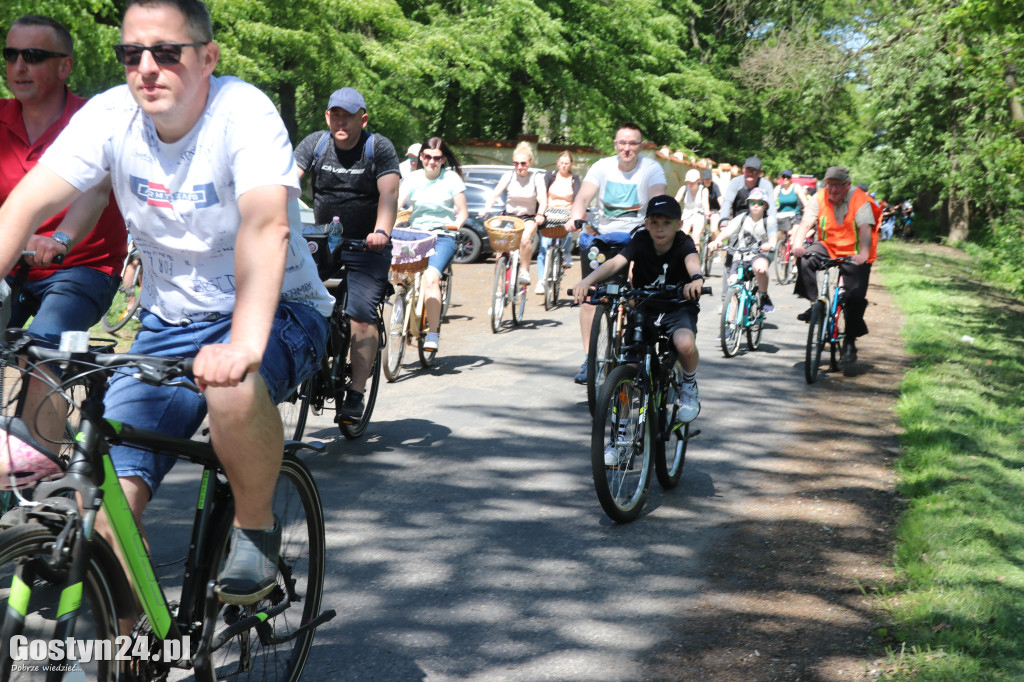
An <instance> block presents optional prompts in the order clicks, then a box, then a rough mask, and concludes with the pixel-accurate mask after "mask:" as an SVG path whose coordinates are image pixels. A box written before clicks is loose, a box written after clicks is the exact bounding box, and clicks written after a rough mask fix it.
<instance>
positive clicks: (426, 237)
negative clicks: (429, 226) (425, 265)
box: [391, 228, 437, 265]
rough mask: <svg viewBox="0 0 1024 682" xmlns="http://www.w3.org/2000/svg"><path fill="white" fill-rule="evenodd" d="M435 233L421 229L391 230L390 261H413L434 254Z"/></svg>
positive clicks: (399, 263)
mask: <svg viewBox="0 0 1024 682" xmlns="http://www.w3.org/2000/svg"><path fill="white" fill-rule="evenodd" d="M436 242H437V235H436V234H434V233H433V232H424V231H423V230H406V229H403V228H395V229H394V230H392V231H391V263H392V264H393V265H404V264H406V263H415V262H416V261H421V260H423V259H424V258H430V257H431V256H433V255H434V244H435V243H436Z"/></svg>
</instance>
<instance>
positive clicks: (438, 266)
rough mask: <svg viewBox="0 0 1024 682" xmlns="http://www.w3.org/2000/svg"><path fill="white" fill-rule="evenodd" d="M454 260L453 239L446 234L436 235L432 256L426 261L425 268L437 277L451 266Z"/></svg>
mask: <svg viewBox="0 0 1024 682" xmlns="http://www.w3.org/2000/svg"><path fill="white" fill-rule="evenodd" d="M454 258H455V237H450V236H448V235H447V234H438V235H437V243H436V244H434V255H433V256H431V257H430V260H428V261H427V267H428V268H431V269H433V270H434V271H436V272H437V274H438V276H440V275H442V274H443V273H444V269H445V268H446V267H448V266H449V265H451V262H452V260H453V259H454Z"/></svg>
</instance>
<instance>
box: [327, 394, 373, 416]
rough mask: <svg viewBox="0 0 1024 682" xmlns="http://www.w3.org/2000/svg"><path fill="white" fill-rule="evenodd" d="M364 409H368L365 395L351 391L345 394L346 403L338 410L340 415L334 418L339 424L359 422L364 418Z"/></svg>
mask: <svg viewBox="0 0 1024 682" xmlns="http://www.w3.org/2000/svg"><path fill="white" fill-rule="evenodd" d="M364 409H366V402H365V401H364V400H363V394H362V393H359V392H357V391H353V390H349V392H348V393H346V394H345V401H344V402H343V403H342V404H341V407H339V408H338V413H337V414H336V415H335V416H334V421H335V422H339V423H340V422H342V421H345V422H354V421H359V419H360V418H361V417H362V416H363V410H364Z"/></svg>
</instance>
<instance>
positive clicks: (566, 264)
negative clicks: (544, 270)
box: [562, 256, 572, 268]
mask: <svg viewBox="0 0 1024 682" xmlns="http://www.w3.org/2000/svg"><path fill="white" fill-rule="evenodd" d="M562 267H564V268H571V267H572V256H566V257H565V258H563V259H562Z"/></svg>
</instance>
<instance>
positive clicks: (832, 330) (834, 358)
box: [828, 301, 846, 372]
mask: <svg viewBox="0 0 1024 682" xmlns="http://www.w3.org/2000/svg"><path fill="white" fill-rule="evenodd" d="M829 320H830V322H831V324H829V329H828V337H829V341H831V344H830V348H829V351H830V353H829V355H830V357H829V363H828V366H829V369H831V370H832V371H833V372H837V371H839V370H840V369H843V340H844V339H846V315H845V314H844V311H843V303H842V301H839V302H837V303H836V310H835V312H834V313H832V314H831V315H829Z"/></svg>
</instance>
